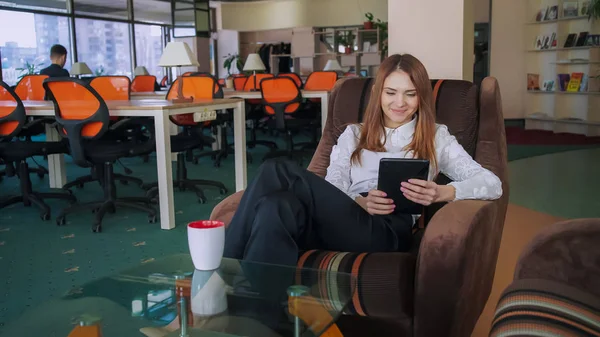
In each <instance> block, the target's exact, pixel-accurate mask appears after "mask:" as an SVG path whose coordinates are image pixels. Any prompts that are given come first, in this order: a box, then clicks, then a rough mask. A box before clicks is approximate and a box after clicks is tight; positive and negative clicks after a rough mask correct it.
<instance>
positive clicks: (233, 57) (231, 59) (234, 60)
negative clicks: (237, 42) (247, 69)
mask: <svg viewBox="0 0 600 337" xmlns="http://www.w3.org/2000/svg"><path fill="white" fill-rule="evenodd" d="M234 65H235V68H233V66H234ZM223 68H225V69H227V78H226V80H225V87H227V88H233V78H232V76H231V75H232V74H233V73H232V68H233V70H234V71H235V69H237V72H238V74H239V73H241V72H242V69H243V68H244V66H243V65H242V60H240V56H239V55H238V54H228V55H227V57H225V61H224V62H223Z"/></svg>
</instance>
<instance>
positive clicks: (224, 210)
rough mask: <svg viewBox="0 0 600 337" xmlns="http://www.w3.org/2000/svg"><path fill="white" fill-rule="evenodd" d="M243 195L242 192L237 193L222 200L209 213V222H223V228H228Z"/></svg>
mask: <svg viewBox="0 0 600 337" xmlns="http://www.w3.org/2000/svg"><path fill="white" fill-rule="evenodd" d="M243 194H244V191H239V192H236V193H234V194H232V195H230V196H228V197H227V198H225V199H223V200H222V201H221V202H220V203H218V204H217V206H215V208H213V210H212V212H211V213H210V220H219V221H223V222H224V223H225V227H227V226H229V223H230V222H231V218H233V215H234V214H235V211H236V210H237V208H238V205H239V204H240V200H242V195H243Z"/></svg>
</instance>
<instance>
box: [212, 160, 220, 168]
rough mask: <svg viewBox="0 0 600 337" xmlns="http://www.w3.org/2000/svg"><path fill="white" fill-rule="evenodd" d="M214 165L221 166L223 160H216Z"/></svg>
mask: <svg viewBox="0 0 600 337" xmlns="http://www.w3.org/2000/svg"><path fill="white" fill-rule="evenodd" d="M213 166H214V167H221V162H219V161H215V162H214V163H213Z"/></svg>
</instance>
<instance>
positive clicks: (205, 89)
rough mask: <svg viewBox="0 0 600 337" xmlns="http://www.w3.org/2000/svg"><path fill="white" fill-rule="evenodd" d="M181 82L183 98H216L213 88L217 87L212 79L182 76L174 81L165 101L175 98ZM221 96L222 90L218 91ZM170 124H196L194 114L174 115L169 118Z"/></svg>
mask: <svg viewBox="0 0 600 337" xmlns="http://www.w3.org/2000/svg"><path fill="white" fill-rule="evenodd" d="M181 81H183V88H182V89H183V90H182V91H183V96H184V97H193V98H194V99H195V100H198V99H212V98H215V97H216V95H217V94H216V93H215V90H217V89H215V87H218V86H219V85H218V84H217V82H215V79H214V78H213V77H208V76H182V77H180V78H178V79H177V80H175V82H173V84H172V85H171V88H169V91H168V92H167V100H170V99H173V98H176V97H177V90H179V85H180V84H181ZM220 93H221V96H220V98H222V97H223V92H222V90H221V91H220ZM170 119H171V122H173V123H175V124H177V125H179V126H193V125H197V124H198V123H197V122H194V114H191V113H190V114H182V115H175V116H171V117H170Z"/></svg>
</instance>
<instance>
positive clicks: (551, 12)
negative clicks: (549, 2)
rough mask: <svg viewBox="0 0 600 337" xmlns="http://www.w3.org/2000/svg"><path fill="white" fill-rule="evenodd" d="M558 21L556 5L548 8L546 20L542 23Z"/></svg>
mask: <svg viewBox="0 0 600 337" xmlns="http://www.w3.org/2000/svg"><path fill="white" fill-rule="evenodd" d="M556 19H558V5H554V6H549V7H548V11H547V12H546V18H545V20H544V21H548V20H556Z"/></svg>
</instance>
